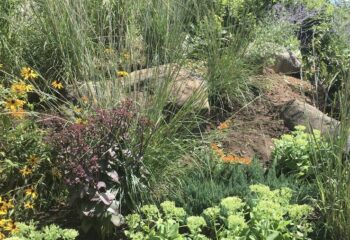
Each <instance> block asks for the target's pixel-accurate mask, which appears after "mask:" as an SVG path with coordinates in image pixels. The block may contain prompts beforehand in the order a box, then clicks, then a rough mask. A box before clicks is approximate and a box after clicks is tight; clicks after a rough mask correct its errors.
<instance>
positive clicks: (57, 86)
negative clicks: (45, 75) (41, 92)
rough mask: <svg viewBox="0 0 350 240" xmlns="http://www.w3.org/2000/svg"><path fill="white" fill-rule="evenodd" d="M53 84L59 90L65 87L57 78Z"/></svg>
mask: <svg viewBox="0 0 350 240" xmlns="http://www.w3.org/2000/svg"><path fill="white" fill-rule="evenodd" d="M51 86H52V87H53V88H55V89H58V90H60V89H63V84H62V83H61V82H59V81H56V80H55V81H53V82H52V83H51Z"/></svg>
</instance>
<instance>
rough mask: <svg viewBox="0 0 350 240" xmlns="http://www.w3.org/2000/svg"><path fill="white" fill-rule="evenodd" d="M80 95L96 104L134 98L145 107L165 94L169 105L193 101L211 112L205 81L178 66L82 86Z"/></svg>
mask: <svg viewBox="0 0 350 240" xmlns="http://www.w3.org/2000/svg"><path fill="white" fill-rule="evenodd" d="M77 92H79V95H88V96H90V97H91V98H92V99H93V100H94V102H95V103H97V102H99V101H107V100H108V99H113V98H115V99H124V98H132V99H135V100H136V101H138V102H139V103H140V104H141V105H144V104H147V103H146V102H147V101H149V100H150V99H152V98H153V97H154V94H155V93H157V94H164V96H166V97H168V99H167V101H168V103H170V104H173V105H175V106H176V107H182V106H184V105H185V104H186V103H187V102H189V101H191V102H192V103H193V104H194V106H195V108H197V110H205V111H209V101H208V93H207V88H206V82H205V81H204V79H203V78H201V77H199V76H196V75H195V74H194V73H192V72H191V71H189V70H187V69H184V68H182V67H180V66H179V65H177V64H168V65H161V66H158V67H154V68H147V69H143V70H138V71H134V72H132V73H130V74H129V75H128V76H125V77H122V78H116V79H114V80H105V81H100V82H95V81H90V82H86V83H83V84H82V85H81V86H79V88H78V91H77ZM73 94H74V93H73Z"/></svg>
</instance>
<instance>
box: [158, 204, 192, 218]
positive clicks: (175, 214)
mask: <svg viewBox="0 0 350 240" xmlns="http://www.w3.org/2000/svg"><path fill="white" fill-rule="evenodd" d="M160 206H161V207H162V210H163V212H164V214H165V216H166V218H174V219H177V220H182V219H183V218H184V217H185V216H186V212H185V210H184V209H183V208H179V207H176V206H175V202H171V201H165V202H163V203H161V204H160Z"/></svg>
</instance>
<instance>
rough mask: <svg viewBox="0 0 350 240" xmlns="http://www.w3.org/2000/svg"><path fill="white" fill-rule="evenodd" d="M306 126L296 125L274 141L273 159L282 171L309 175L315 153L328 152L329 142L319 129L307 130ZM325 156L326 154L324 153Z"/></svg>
mask: <svg viewBox="0 0 350 240" xmlns="http://www.w3.org/2000/svg"><path fill="white" fill-rule="evenodd" d="M305 130H306V127H304V126H296V127H295V130H294V131H293V132H292V133H291V134H284V135H282V137H281V138H280V139H277V140H275V141H274V144H275V148H274V150H273V152H272V160H273V162H274V164H275V166H276V167H277V169H278V171H280V172H293V173H296V175H297V176H299V177H308V176H310V174H311V171H312V167H313V164H312V158H313V156H314V154H315V153H317V154H326V153H327V152H328V151H329V150H330V146H329V144H328V143H327V142H326V141H324V139H323V138H322V137H321V133H320V131H318V130H314V131H313V133H307V132H305ZM324 156H325V155H324Z"/></svg>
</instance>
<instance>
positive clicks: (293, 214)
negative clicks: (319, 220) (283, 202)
mask: <svg viewBox="0 0 350 240" xmlns="http://www.w3.org/2000/svg"><path fill="white" fill-rule="evenodd" d="M312 211H313V208H312V207H310V206H309V205H298V204H293V205H290V206H289V208H288V213H289V216H290V218H291V219H293V220H300V219H302V218H304V217H307V216H308V215H310V214H311V213H312Z"/></svg>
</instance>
